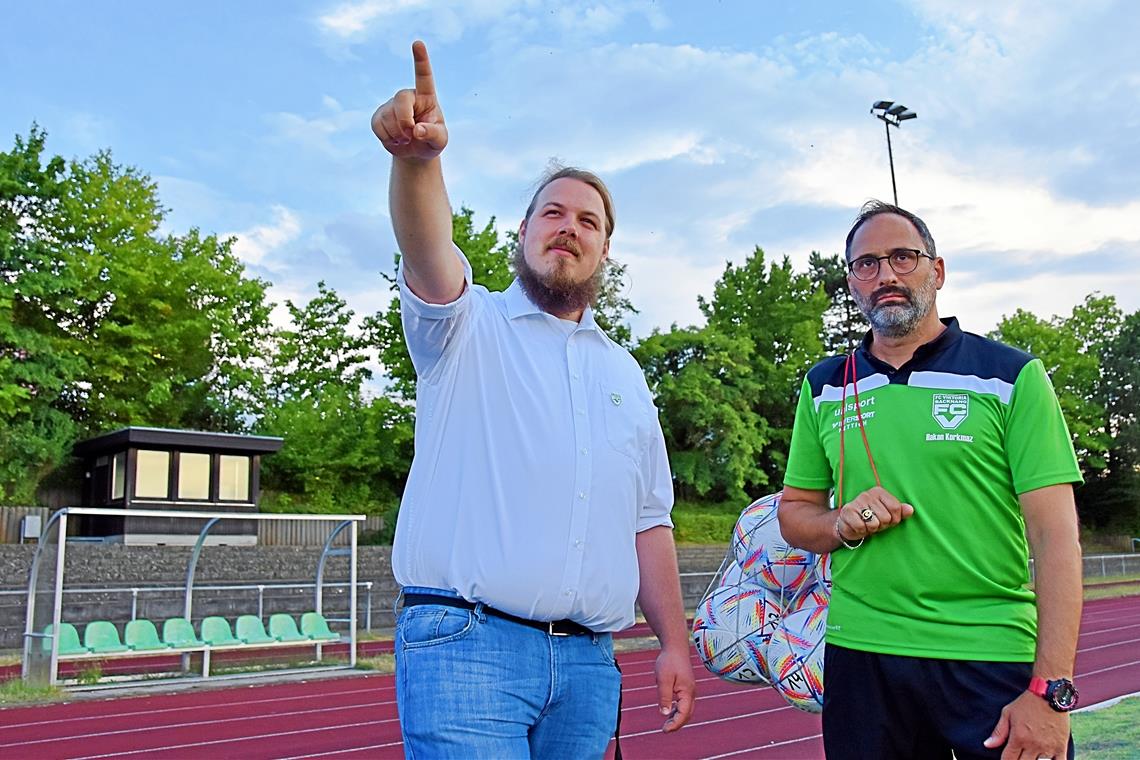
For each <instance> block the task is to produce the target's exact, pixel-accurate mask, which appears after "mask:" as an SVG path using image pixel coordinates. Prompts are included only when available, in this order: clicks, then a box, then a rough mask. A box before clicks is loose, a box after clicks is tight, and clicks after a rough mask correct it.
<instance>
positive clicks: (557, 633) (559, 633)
mask: <svg viewBox="0 0 1140 760" xmlns="http://www.w3.org/2000/svg"><path fill="white" fill-rule="evenodd" d="M555 622H557V621H555V620H551V621H550V622H548V623H547V624H546V632H547V633H548V634H550V635H551V636H569V635H570V632H569V631H556V630H554V624H555Z"/></svg>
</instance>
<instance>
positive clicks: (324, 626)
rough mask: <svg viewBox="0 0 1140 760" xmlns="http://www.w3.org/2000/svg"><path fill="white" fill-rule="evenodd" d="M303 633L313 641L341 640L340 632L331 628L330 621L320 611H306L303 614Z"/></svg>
mask: <svg viewBox="0 0 1140 760" xmlns="http://www.w3.org/2000/svg"><path fill="white" fill-rule="evenodd" d="M301 633H303V634H305V635H306V636H308V637H309V638H310V639H312V640H313V641H339V640H340V634H338V633H333V632H332V631H330V630H329V624H328V621H327V620H325V616H324V615H322V614H321V613H319V612H306V613H305V614H303V615H301Z"/></svg>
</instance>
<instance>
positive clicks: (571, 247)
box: [546, 235, 582, 256]
mask: <svg viewBox="0 0 1140 760" xmlns="http://www.w3.org/2000/svg"><path fill="white" fill-rule="evenodd" d="M551 248H563V249H565V250H567V251H570V253H572V254H574V255H575V256H581V255H582V247H581V246H580V245H578V241H577V240H575V239H574V238H572V237H570V236H569V235H559V236H558V237H556V238H554V239H553V240H551V241H550V242H549V243H547V244H546V250H548V251H549V250H550V249H551Z"/></svg>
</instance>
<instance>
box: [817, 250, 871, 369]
mask: <svg viewBox="0 0 1140 760" xmlns="http://www.w3.org/2000/svg"><path fill="white" fill-rule="evenodd" d="M808 273H809V274H810V275H811V278H812V280H813V281H814V282H815V283H816V284H817V285H818V286H819V287H821V288H823V292H824V293H826V294H827V297H828V299H830V304H829V305H828V307H827V311H825V312H824V313H823V348H824V352H825V353H826V354H827V355H829V356H830V355H836V354H845V353H847V352H848V351H850V350H851V349H852V348H854V347H855V346H856V345H858V343H859V341H861V340H862V339H863V335H864V334H865V333H866V332H867V330H868V329H869V328H870V326H869V325H868V324H867V320H866V319H865V318H864V317H863V313H862V312H861V311H859V307H858V305H856V303H855V299H854V297H852V295H851V289H850V288H848V287H847V264H846V263H844V260H843V257H842V256H840V255H839V254H838V253H837V254H833V255H831V256H824V255H823V254H821V253H819V252H818V251H812V252H811V256H810V257H809V259H808Z"/></svg>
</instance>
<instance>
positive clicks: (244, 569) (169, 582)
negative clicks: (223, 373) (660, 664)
mask: <svg viewBox="0 0 1140 760" xmlns="http://www.w3.org/2000/svg"><path fill="white" fill-rule="evenodd" d="M34 551H35V546H33V545H30V544H27V545H22V546H21V545H0V590H3V591H5V592H9V591H11V592H15V593H3V594H0V648H4V649H12V648H16V647H19V646H20V645H21V644H20V641H21V635H22V633H23V630H24V619H25V615H26V605H25V596H26V595H25V593H24V592H25V590H26V588H27V582H28V571H29V568H30V566H31V561H32V555H33V553H34ZM725 551H726V547H723V546H682V547H680V548H679V549H678V563H679V566H680V569H681V573H682V588H683V591H684V595H685V606H686V609H691V608H693V607H694V606H696V603H697V601H698V600H699V599H700V597H701V595H702V594H703V593H704V590H705V588H706V587H707V586H708V583H709V580H710V579H711V577H712V574H713V573H714V572H715V571H716V569H717V568H718V567H719V566H720V563H721V560H722V559H723V558H724V553H725ZM190 556H191V549H190V548H189V547H152V546H123V545H121V544H110V545H103V544H81V543H76V544H69V545H68V547H67V558H66V560H67V567H66V569H65V574H64V577H65V580H66V584H65V588H67V589H71V590H72V591H69V592H68V593H66V594H65V595H64V605H63V619H64V620H66V621H68V622H74V623H76V624H83V623H86V622H87V621H89V620H111V621H113V622H115V623H117V624H118V625H119V626H120V630H121V628H122V625H123V624H124V623H126V621H127V620H130V619H131V616H132V607H133V612H134V614H135V615H136V616H137V617H144V618H149V619H151V620H156V621H160V620H163V619H165V618H167V617H173V616H177V615H181V614H182V612H183V600H184V595H183V592H182V589H183V587H184V585H185V581H186V568H187V564H188V562H189V560H190ZM319 559H320V548H319V547H292V546H289V547H284V546H256V547H253V546H240V547H239V546H209V547H206V548H205V549H204V550H203V551H202V554H201V557H200V559H199V562H198V569H197V572H196V574H195V582H194V585H195V589H197V590H196V591H195V592H194V597H193V599H194V606H193V615H192V617H193V618H194V621H195V622H197V621H198V620H200V619H201V618H202V617H204V616H206V615H223V616H225V617H227V618H229V619H230V620H233V619H234V618H236V617H237V616H238V615H240V614H246V613H254V614H256V613H257V611H258V592H257V590H256V589H249V590H225V591H212V590H202V589H201V587H203V586H210V585H233V584H239V585H255V584H259V583H261V584H267V583H279V584H280V583H296V584H310V585H309V587H307V588H299V589H283V590H274V589H265V590H264V591H263V594H262V612H263V614H264V615H266V616H267V615H269V614H271V613H274V612H289V613H292V614H294V615H296V614H299V613H301V612H305V611H307V610H311V609H313V604H314V590H313V588H312V586H311V584H312V583H313V581H314V579H315V577H316V572H317V562H318V560H319ZM48 570H49V572H50V568H48ZM357 577H358V580H359V581H360V582H362V583H363V582H367V581H371V582H372V584H373V586H372V594H371V602H372V605H371V607H372V610H371V613H372V614H371V623H372V627H373V629H383V628H388V627H391V626H392V625H393V617H392V603H393V601H394V599H395V596H396V593H397V591H398V589H397V586H396V583H395V581H394V580H393V578H392V570H391V547H388V546H362V547H359V550H358V562H357ZM347 580H348V558H347V557H330V558H329V560H328V562H327V564H326V567H325V581H326V583H344V582H346V581H347ZM155 586H166V587H172V589H171V590H170V591H165V592H157V591H146V590H140V591H138V592H137V593H136V594H132V593H131V589H132V588H137V589H145V588H147V587H155ZM84 588H100V589H117V590H111V591H101V592H99V593H77V592H76V591H74V590H77V589H84ZM367 602H368V598H367V596H366V594H365V592H364V590H363V589H362V590H361V591H360V598H359V608H358V615H359V620H360V625H361V627H363V626H364V624H365V619H366V613H367ZM323 609H324V610H325V612H326V615H329V616H341V617H344V616H347V609H348V600H347V593H346V589H344V588H327V587H326V590H325V592H324V604H323Z"/></svg>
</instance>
